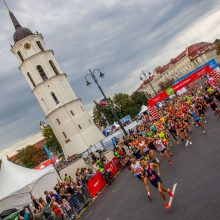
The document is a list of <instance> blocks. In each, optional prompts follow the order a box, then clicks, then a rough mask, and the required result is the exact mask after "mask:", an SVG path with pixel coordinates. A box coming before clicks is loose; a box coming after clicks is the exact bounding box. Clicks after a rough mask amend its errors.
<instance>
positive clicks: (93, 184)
mask: <svg viewBox="0 0 220 220" xmlns="http://www.w3.org/2000/svg"><path fill="white" fill-rule="evenodd" d="M105 184H106V182H105V179H104V177H103V176H102V174H101V173H100V172H97V173H96V175H95V176H94V177H92V178H91V179H90V180H89V182H88V183H87V188H88V190H89V192H90V195H91V197H92V198H93V197H94V196H95V195H96V194H97V193H98V192H99V191H100V190H101V189H102V188H103V187H104V186H105Z"/></svg>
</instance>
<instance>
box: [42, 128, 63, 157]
mask: <svg viewBox="0 0 220 220" xmlns="http://www.w3.org/2000/svg"><path fill="white" fill-rule="evenodd" d="M42 134H43V136H44V138H45V143H46V145H47V147H48V148H49V150H50V151H53V152H54V153H56V154H59V153H62V152H63V150H62V147H61V145H60V143H59V141H58V140H57V138H56V136H55V135H54V132H53V130H52V128H51V127H50V126H46V127H45V128H43V130H42Z"/></svg>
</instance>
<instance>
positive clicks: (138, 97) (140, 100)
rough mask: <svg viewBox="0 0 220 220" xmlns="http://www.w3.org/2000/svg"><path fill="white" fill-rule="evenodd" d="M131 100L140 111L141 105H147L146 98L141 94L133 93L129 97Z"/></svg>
mask: <svg viewBox="0 0 220 220" xmlns="http://www.w3.org/2000/svg"><path fill="white" fill-rule="evenodd" d="M131 100H132V101H133V102H134V103H135V105H136V106H137V107H138V108H139V109H140V108H141V106H142V105H146V104H147V97H146V95H145V94H144V93H143V92H138V91H136V92H134V93H133V94H132V95H131Z"/></svg>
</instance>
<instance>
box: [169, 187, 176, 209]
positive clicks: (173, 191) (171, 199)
mask: <svg viewBox="0 0 220 220" xmlns="http://www.w3.org/2000/svg"><path fill="white" fill-rule="evenodd" d="M176 187H177V183H175V184H174V185H173V189H172V193H173V196H174V194H175V191H176ZM173 198H174V197H170V200H169V206H170V207H171V204H172V201H173Z"/></svg>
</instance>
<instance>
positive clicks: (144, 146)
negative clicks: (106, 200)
mask: <svg viewBox="0 0 220 220" xmlns="http://www.w3.org/2000/svg"><path fill="white" fill-rule="evenodd" d="M217 102H220V93H219V90H217V89H216V90H214V89H213V88H212V87H210V86H209V85H208V84H202V83H201V82H200V83H199V82H197V83H195V84H194V85H193V86H192V87H189V88H188V90H187V92H186V93H184V94H182V95H180V96H176V97H175V98H173V99H171V100H169V101H168V102H166V103H164V105H163V107H162V108H160V109H158V112H157V114H158V117H157V119H153V120H152V119H150V120H149V118H146V119H144V120H143V122H142V123H141V125H139V126H138V127H137V130H136V132H131V134H130V135H129V136H127V137H125V138H124V140H123V141H119V143H118V144H117V146H116V147H115V149H114V154H115V156H116V157H118V158H128V165H129V169H130V171H131V173H132V174H133V175H134V176H135V177H136V178H138V179H140V180H141V181H143V183H144V185H145V187H146V191H147V195H148V197H149V198H151V193H150V188H149V183H151V184H152V185H153V186H154V187H156V188H157V189H158V191H159V193H160V195H161V197H162V199H163V201H164V204H165V207H166V208H167V209H168V208H170V205H169V203H168V200H167V198H166V196H165V194H167V195H168V196H169V197H173V196H174V195H173V193H172V192H171V190H170V189H167V188H165V187H164V186H163V185H162V181H161V178H160V168H159V166H160V160H161V159H160V157H163V158H165V159H166V160H167V162H168V164H169V165H170V166H171V165H172V164H173V161H172V158H173V157H174V156H175V155H174V154H173V148H174V147H175V145H178V144H180V143H183V144H184V145H185V147H189V145H192V144H193V143H192V141H191V138H190V134H191V133H192V126H195V127H197V128H198V129H201V135H205V134H206V132H208V131H206V128H205V124H206V123H207V118H206V111H207V108H211V109H212V110H213V112H214V114H215V115H216V117H217V120H220V118H218V117H220V110H219V109H218V104H217Z"/></svg>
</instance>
